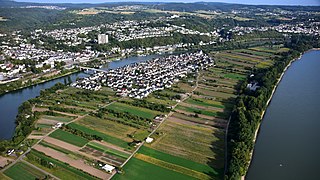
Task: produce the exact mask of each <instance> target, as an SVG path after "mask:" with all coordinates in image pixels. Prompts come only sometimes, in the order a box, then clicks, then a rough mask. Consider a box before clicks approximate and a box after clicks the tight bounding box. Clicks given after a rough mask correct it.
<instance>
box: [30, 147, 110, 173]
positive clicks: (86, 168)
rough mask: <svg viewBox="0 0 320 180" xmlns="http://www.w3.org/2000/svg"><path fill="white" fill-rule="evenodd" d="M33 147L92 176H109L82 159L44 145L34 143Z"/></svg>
mask: <svg viewBox="0 0 320 180" xmlns="http://www.w3.org/2000/svg"><path fill="white" fill-rule="evenodd" d="M34 149H35V150H37V151H40V152H43V153H44V154H46V155H47V156H50V157H52V158H54V159H57V160H59V161H62V162H64V163H67V164H69V165H71V166H73V167H75V168H77V169H80V170H82V171H84V172H87V173H89V174H91V175H92V176H95V177H98V178H101V179H108V178H110V176H111V174H108V173H106V172H103V171H100V170H98V169H95V168H93V167H91V166H89V165H87V164H85V163H84V162H83V160H79V159H78V160H76V159H72V158H70V157H68V156H67V155H66V154H63V153H61V152H59V151H56V150H53V149H51V148H47V147H44V146H41V145H36V146H35V147H34Z"/></svg>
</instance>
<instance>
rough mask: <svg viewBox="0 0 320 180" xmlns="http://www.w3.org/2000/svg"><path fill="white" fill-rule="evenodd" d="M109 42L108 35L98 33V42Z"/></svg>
mask: <svg viewBox="0 0 320 180" xmlns="http://www.w3.org/2000/svg"><path fill="white" fill-rule="evenodd" d="M108 42H109V39H108V35H106V34H99V35H98V44H107V43H108Z"/></svg>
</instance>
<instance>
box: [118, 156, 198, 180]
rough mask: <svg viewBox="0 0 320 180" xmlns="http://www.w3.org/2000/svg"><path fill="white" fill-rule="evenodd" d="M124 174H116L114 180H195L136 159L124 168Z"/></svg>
mask: <svg viewBox="0 0 320 180" xmlns="http://www.w3.org/2000/svg"><path fill="white" fill-rule="evenodd" d="M123 170H124V174H116V175H115V176H114V177H113V178H112V179H114V180H129V179H130V180H141V179H152V180H164V179H177V180H178V179H183V180H188V179H195V178H193V177H190V176H187V175H184V174H181V173H178V172H175V171H171V170H169V169H166V168H162V167H160V166H156V165H154V164H151V163H147V162H145V161H142V160H140V159H137V158H132V159H131V160H130V161H129V162H128V163H127V164H126V165H125V166H124V167H123Z"/></svg>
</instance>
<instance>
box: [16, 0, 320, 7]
mask: <svg viewBox="0 0 320 180" xmlns="http://www.w3.org/2000/svg"><path fill="white" fill-rule="evenodd" d="M16 1H20V2H42V3H43V2H47V3H104V2H128V1H130V2H153V1H152V0H16ZM198 1H210V2H226V3H238V4H268V5H303V6H307V5H313V6H315V5H316V6H320V0H155V1H154V2H198Z"/></svg>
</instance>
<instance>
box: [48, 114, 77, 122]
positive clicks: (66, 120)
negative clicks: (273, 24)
mask: <svg viewBox="0 0 320 180" xmlns="http://www.w3.org/2000/svg"><path fill="white" fill-rule="evenodd" d="M43 118H45V119H50V120H54V121H61V122H70V121H71V120H73V118H72V117H62V116H47V115H44V116H43Z"/></svg>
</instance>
